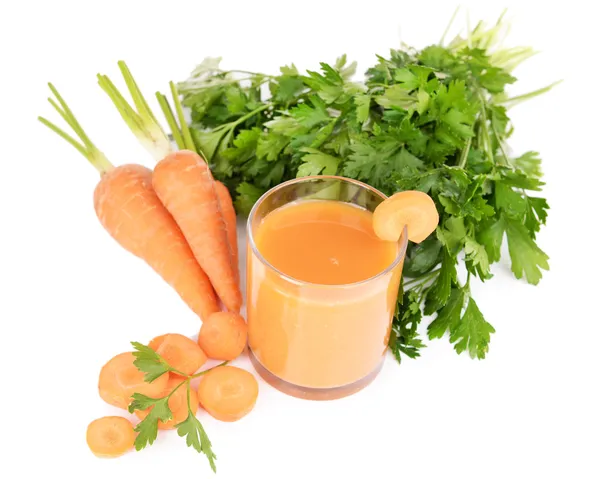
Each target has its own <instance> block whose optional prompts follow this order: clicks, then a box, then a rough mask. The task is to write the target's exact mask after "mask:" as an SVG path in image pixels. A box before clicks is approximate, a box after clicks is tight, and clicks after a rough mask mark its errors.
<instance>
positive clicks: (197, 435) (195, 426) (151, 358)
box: [129, 342, 227, 472]
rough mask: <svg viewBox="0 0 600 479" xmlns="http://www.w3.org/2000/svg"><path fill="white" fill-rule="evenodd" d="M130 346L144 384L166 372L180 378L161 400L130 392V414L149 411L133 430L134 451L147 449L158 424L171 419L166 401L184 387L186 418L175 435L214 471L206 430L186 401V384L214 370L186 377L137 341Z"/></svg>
mask: <svg viewBox="0 0 600 479" xmlns="http://www.w3.org/2000/svg"><path fill="white" fill-rule="evenodd" d="M131 344H132V346H133V347H134V349H135V351H134V352H133V355H134V356H135V358H136V359H135V360H134V362H133V364H134V365H135V366H136V367H137V368H138V369H139V370H140V371H142V372H143V373H145V374H144V381H146V382H152V381H154V380H156V379H157V378H159V377H160V376H162V375H163V374H167V373H169V372H173V373H177V374H179V375H180V376H182V380H181V383H179V384H178V385H177V386H175V387H174V388H173V389H172V390H171V392H170V393H169V394H168V395H166V396H164V397H161V398H151V397H148V396H146V395H144V394H139V393H134V394H133V395H132V402H131V404H130V405H129V412H130V413H133V412H134V411H135V410H136V409H138V410H146V409H148V408H151V409H150V412H149V413H148V415H147V416H146V417H145V418H144V419H143V420H142V421H140V423H139V424H138V425H137V426H136V427H135V431H136V432H137V436H136V438H135V449H136V450H137V451H140V450H142V449H144V448H145V447H146V446H148V445H150V446H151V445H152V444H153V443H154V441H156V438H157V436H158V421H163V422H166V421H169V420H171V419H173V413H172V412H171V409H170V408H169V399H170V398H171V396H172V395H173V394H174V393H175V391H177V390H178V389H179V388H180V387H185V388H186V389H187V406H188V416H187V418H186V420H185V421H183V422H180V423H178V424H176V425H175V428H176V429H177V434H178V435H179V436H180V437H185V439H186V444H187V445H188V447H190V446H191V447H193V448H194V449H195V450H196V451H198V452H199V453H201V454H205V455H206V457H207V459H208V462H209V463H210V467H211V469H212V470H213V471H214V472H216V470H217V468H216V465H215V460H216V459H217V456H216V455H215V453H214V452H213V450H212V444H211V442H210V439H209V438H208V435H207V434H206V431H205V430H204V427H203V426H202V424H201V423H200V421H199V420H198V418H197V417H196V416H195V414H194V413H193V412H192V407H191V402H190V391H191V385H190V381H191V380H192V379H194V378H197V377H200V376H202V375H203V374H206V373H207V372H208V371H210V370H211V369H214V368H210V369H206V370H204V371H201V372H199V373H196V374H193V375H187V374H184V373H182V372H181V371H178V370H177V369H175V368H174V367H172V366H171V365H170V364H169V363H168V362H167V361H165V359H164V358H163V357H162V356H161V355H160V354H158V353H157V352H156V351H154V350H153V349H152V348H150V347H148V346H146V345H144V344H141V343H138V342H132V343H131ZM225 364H227V361H225V362H223V363H221V364H218V365H217V366H214V367H220V366H224V365H225Z"/></svg>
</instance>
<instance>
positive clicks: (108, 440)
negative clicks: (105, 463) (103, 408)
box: [86, 416, 135, 457]
mask: <svg viewBox="0 0 600 479" xmlns="http://www.w3.org/2000/svg"><path fill="white" fill-rule="evenodd" d="M86 441H87V444H88V447H89V448H90V450H91V451H92V452H93V453H94V454H95V455H96V456H98V457H117V456H121V455H123V454H125V453H126V452H127V451H129V450H130V449H131V448H133V443H134V441H135V432H134V430H133V425H132V424H131V423H130V422H129V421H128V420H127V419H125V418H124V417H120V416H105V417H101V418H99V419H96V420H95V421H92V422H91V423H90V424H89V426H88V428H87V433H86Z"/></svg>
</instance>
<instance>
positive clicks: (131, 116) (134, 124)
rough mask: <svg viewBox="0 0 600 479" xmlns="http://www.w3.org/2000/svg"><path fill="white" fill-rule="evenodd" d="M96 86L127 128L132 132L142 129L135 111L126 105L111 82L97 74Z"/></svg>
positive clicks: (125, 101) (104, 76)
mask: <svg viewBox="0 0 600 479" xmlns="http://www.w3.org/2000/svg"><path fill="white" fill-rule="evenodd" d="M98 84H99V85H100V88H102V89H103V90H104V92H105V93H106V94H107V95H108V97H109V98H110V99H111V101H112V102H113V104H114V105H115V106H116V107H117V110H118V111H119V114H120V115H121V118H123V120H125V123H127V126H128V127H129V128H130V129H131V130H132V131H134V132H135V131H139V130H141V129H142V128H143V127H144V125H143V123H142V121H141V119H140V118H139V116H138V115H137V114H136V112H135V110H134V109H133V108H131V106H130V105H129V103H127V100H126V99H125V98H124V97H123V95H121V92H120V91H119V90H118V89H117V87H116V86H115V84H114V83H113V82H112V80H111V79H110V78H108V77H107V76H106V75H100V74H98ZM136 134H137V133H136Z"/></svg>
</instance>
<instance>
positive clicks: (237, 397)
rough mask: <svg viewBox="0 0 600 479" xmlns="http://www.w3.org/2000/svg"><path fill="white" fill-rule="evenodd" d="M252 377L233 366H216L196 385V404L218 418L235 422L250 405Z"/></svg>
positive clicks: (254, 386)
mask: <svg viewBox="0 0 600 479" xmlns="http://www.w3.org/2000/svg"><path fill="white" fill-rule="evenodd" d="M257 397H258V382H257V381H256V378H255V377H254V376H253V375H252V374H250V373H249V372H248V371H245V370H244V369H240V368H236V367H235V366H219V367H216V368H215V369H213V370H211V371H210V372H208V373H206V374H205V375H204V376H203V377H202V380H201V381H200V385H199V386H198V399H199V401H200V405H201V406H202V407H203V408H204V409H205V410H206V412H208V413H209V414H210V415H211V416H212V417H214V418H215V419H218V420H220V421H227V422H232V421H237V420H238V419H241V418H243V417H244V416H245V415H246V414H248V413H249V412H250V411H252V409H253V408H254V404H256V398H257Z"/></svg>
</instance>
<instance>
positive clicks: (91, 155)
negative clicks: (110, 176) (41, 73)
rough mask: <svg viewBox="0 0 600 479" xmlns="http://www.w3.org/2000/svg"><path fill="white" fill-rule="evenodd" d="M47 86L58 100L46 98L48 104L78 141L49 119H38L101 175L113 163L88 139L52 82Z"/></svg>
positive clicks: (109, 168) (40, 117)
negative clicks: (83, 157)
mask: <svg viewBox="0 0 600 479" xmlns="http://www.w3.org/2000/svg"><path fill="white" fill-rule="evenodd" d="M48 87H49V88H50V90H51V91H52V93H53V94H54V96H55V97H56V100H58V103H57V102H56V101H54V99H53V98H48V101H49V102H50V104H51V105H52V106H53V107H54V109H55V110H56V111H57V112H58V113H59V115H60V116H61V117H62V118H63V120H64V121H65V122H66V123H67V124H68V125H69V126H70V127H71V129H72V130H73V132H74V133H75V134H76V135H77V136H78V137H79V141H77V140H76V139H75V138H74V137H73V136H71V135H69V134H68V133H67V132H66V131H64V130H63V129H62V128H60V127H59V126H57V125H56V124H54V123H52V122H51V121H50V120H47V119H46V118H44V117H42V116H38V120H39V121H40V122H41V123H42V124H44V125H45V126H47V127H48V128H50V129H51V130H52V131H53V132H54V133H56V134H57V135H58V136H60V137H61V138H62V139H64V140H65V141H67V142H68V143H69V144H70V145H71V146H73V147H74V148H75V149H76V150H77V151H79V153H81V154H82V155H83V156H85V157H86V158H87V160H88V161H89V162H90V163H91V164H92V166H94V168H96V170H98V173H100V174H101V175H103V174H104V173H106V172H107V171H109V170H111V169H112V168H113V165H112V164H111V163H110V161H108V158H106V156H105V155H104V153H102V151H100V150H99V149H98V148H97V147H96V145H94V143H92V140H90V138H89V136H87V134H86V132H85V131H84V129H83V127H82V126H81V125H80V124H79V122H78V121H77V118H75V115H74V114H73V111H72V110H71V109H70V108H69V105H67V102H66V101H65V100H64V99H63V97H62V96H61V95H60V93H58V90H57V89H56V88H55V87H54V85H52V83H48Z"/></svg>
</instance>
